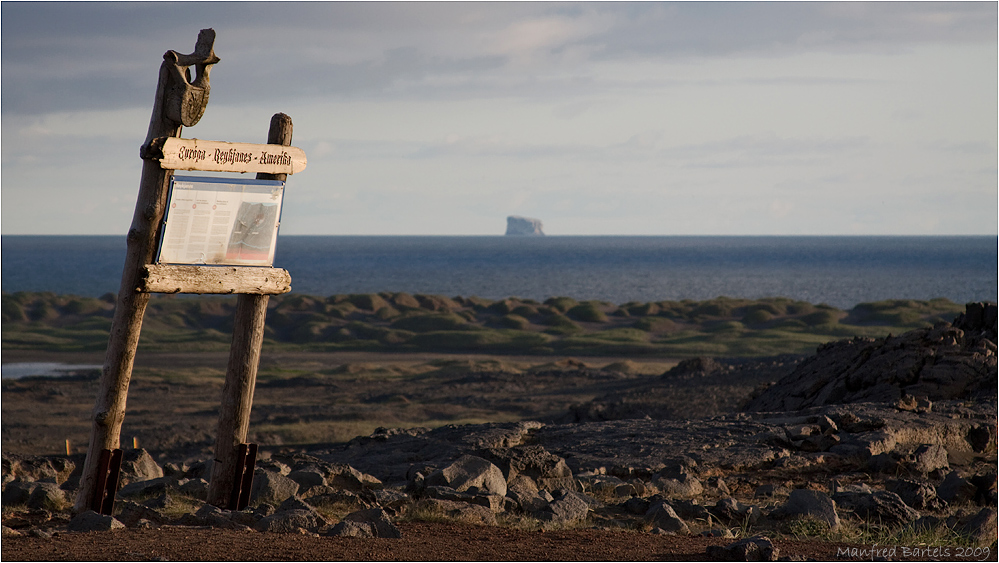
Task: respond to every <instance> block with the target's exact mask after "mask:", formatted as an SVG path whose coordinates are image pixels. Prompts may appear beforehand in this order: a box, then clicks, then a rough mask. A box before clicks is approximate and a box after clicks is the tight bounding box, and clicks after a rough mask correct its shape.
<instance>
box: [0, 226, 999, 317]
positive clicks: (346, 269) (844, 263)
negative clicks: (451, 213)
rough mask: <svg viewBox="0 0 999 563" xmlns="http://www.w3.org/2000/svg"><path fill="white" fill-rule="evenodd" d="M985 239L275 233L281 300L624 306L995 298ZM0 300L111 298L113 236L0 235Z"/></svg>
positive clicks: (990, 250)
mask: <svg viewBox="0 0 999 563" xmlns="http://www.w3.org/2000/svg"><path fill="white" fill-rule="evenodd" d="M997 257H999V251H997V238H996V237H993V236H953V237H923V236H905V237H903V236H898V237H890V236H885V237H871V236H858V237H820V236H807V237H791V236H773V237H755V236H754V237H749V236H746V237H740V236H547V237H507V236H467V237H465V236H279V237H278V242H277V249H276V255H275V262H274V265H275V266H277V267H281V268H285V269H287V270H288V271H289V272H290V273H291V277H292V288H293V292H296V293H304V294H310V295H318V296H328V295H333V294H338V293H377V292H381V291H391V292H397V291H403V292H408V293H424V294H437V295H447V296H452V297H453V296H458V295H460V296H464V297H470V296H478V297H484V298H489V299H501V298H505V297H514V296H516V297H521V298H526V299H535V300H538V301H543V300H545V299H547V298H549V297H553V296H568V297H573V298H575V299H577V300H586V299H596V300H600V301H608V302H612V303H615V304H623V303H627V302H630V301H639V302H647V301H664V300H677V301H678V300H683V299H691V300H705V299H712V298H715V297H718V296H728V297H744V298H751V299H756V298H761V297H790V298H793V299H797V300H802V301H808V302H811V303H815V304H818V303H825V304H828V305H832V306H834V307H837V308H840V309H849V308H852V307H854V306H855V305H856V304H858V303H863V302H871V301H879V300H884V299H919V300H928V299H933V298H937V297H945V298H947V299H950V300H951V301H954V302H957V303H965V302H969V301H982V300H988V301H995V300H996V296H997V293H999V282H997ZM0 259H2V290H3V292H4V293H13V292H17V291H51V292H55V293H62V294H74V295H81V296H94V297H97V296H100V295H103V294H105V293H108V292H115V291H117V290H118V285H119V282H120V281H121V268H122V264H123V262H124V259H125V237H124V236H3V237H2V254H0Z"/></svg>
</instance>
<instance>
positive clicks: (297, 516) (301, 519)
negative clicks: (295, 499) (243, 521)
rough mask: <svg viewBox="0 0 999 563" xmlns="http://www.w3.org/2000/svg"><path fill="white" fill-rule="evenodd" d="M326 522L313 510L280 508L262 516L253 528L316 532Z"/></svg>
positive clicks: (263, 530) (259, 530)
mask: <svg viewBox="0 0 999 563" xmlns="http://www.w3.org/2000/svg"><path fill="white" fill-rule="evenodd" d="M326 525H327V523H326V521H325V520H323V518H322V517H321V516H319V514H318V513H317V512H316V511H315V510H311V509H310V510H302V509H294V510H282V511H279V512H275V513H274V514H271V515H270V516H266V517H264V518H262V519H261V520H260V521H259V522H257V523H256V524H255V525H254V526H253V529H254V530H257V531H258V532H278V533H284V534H294V533H300V532H299V530H308V531H309V532H318V531H319V529H320V528H321V527H322V526H326Z"/></svg>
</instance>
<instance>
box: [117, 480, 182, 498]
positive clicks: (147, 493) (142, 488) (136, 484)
mask: <svg viewBox="0 0 999 563" xmlns="http://www.w3.org/2000/svg"><path fill="white" fill-rule="evenodd" d="M185 482H186V481H185ZM177 484H178V482H177V481H176V480H175V479H174V478H173V477H159V478H156V479H148V480H143V481H132V482H131V483H129V484H127V485H123V486H122V487H121V488H119V489H118V496H119V497H121V498H148V497H151V496H155V495H162V494H165V493H166V492H167V490H168V489H170V488H172V487H174V486H175V485H177Z"/></svg>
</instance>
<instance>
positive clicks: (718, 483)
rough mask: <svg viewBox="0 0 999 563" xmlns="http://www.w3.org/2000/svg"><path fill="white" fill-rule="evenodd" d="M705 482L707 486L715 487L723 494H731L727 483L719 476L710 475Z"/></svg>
mask: <svg viewBox="0 0 999 563" xmlns="http://www.w3.org/2000/svg"><path fill="white" fill-rule="evenodd" d="M707 482H708V486H709V487H714V488H715V489H718V492H719V493H721V494H722V495H724V496H729V495H731V494H732V491H730V490H729V488H728V483H726V482H725V480H724V479H722V478H721V477H711V478H710V479H708V481H707Z"/></svg>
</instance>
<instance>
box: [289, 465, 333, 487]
mask: <svg viewBox="0 0 999 563" xmlns="http://www.w3.org/2000/svg"><path fill="white" fill-rule="evenodd" d="M288 478H289V479H291V480H292V481H294V482H296V483H298V487H299V490H302V491H306V490H308V489H309V488H311V487H317V486H324V485H326V475H324V474H323V471H322V470H320V469H319V468H318V467H314V466H313V467H309V468H306V469H298V470H295V471H292V472H291V473H288Z"/></svg>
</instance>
